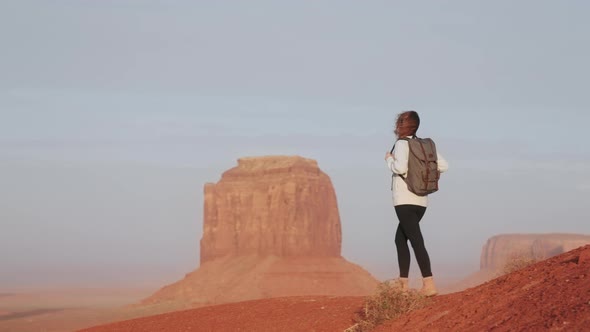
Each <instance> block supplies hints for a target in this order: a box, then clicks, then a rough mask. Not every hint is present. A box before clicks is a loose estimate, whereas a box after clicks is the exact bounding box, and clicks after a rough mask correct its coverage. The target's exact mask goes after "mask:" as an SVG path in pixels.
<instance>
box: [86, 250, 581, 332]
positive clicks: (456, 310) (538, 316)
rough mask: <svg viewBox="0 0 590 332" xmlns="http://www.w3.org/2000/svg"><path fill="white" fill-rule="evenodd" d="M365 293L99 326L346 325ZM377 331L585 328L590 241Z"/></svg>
mask: <svg viewBox="0 0 590 332" xmlns="http://www.w3.org/2000/svg"><path fill="white" fill-rule="evenodd" d="M362 303H363V298H362V297H325V296H316V297H313V296H312V297H310V296H306V297H287V298H274V299H263V300H254V301H247V302H239V303H230V304H223V305H217V306H210V307H204V308H198V309H191V310H185V311H178V312H173V313H168V314H162V315H156V316H150V317H144V318H139V319H134V320H128V321H122V322H118V323H113V324H108V325H103V326H98V327H94V328H90V329H87V330H84V331H85V332H101V331H343V330H344V329H346V328H347V327H349V326H351V325H352V324H353V323H354V317H355V313H356V312H358V311H359V310H361V308H362ZM375 331H590V246H585V247H583V248H579V249H576V250H573V251H570V252H568V253H565V254H562V255H560V256H556V257H553V258H551V259H549V260H546V261H542V262H539V263H537V264H534V265H531V266H529V267H527V268H525V269H522V270H520V271H516V272H513V273H511V274H508V275H505V276H502V277H499V278H496V279H493V280H491V281H489V282H487V283H485V284H483V285H480V286H477V287H474V288H470V289H467V290H465V291H462V292H458V293H453V294H448V295H442V296H437V297H434V298H432V299H431V301H430V303H429V305H428V306H427V307H425V308H423V309H420V310H416V311H414V312H411V313H409V314H406V315H404V316H402V317H400V318H398V319H396V320H394V321H389V322H386V323H385V324H383V325H381V326H380V327H378V328H377V329H375Z"/></svg>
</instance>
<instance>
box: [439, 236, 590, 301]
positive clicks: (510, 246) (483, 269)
mask: <svg viewBox="0 0 590 332" xmlns="http://www.w3.org/2000/svg"><path fill="white" fill-rule="evenodd" d="M587 244H590V235H582V234H564V233H547V234H500V235H496V236H492V237H491V238H489V239H488V240H487V241H486V243H485V244H484V246H483V247H482V250H481V259H480V269H479V271H477V272H475V273H473V274H471V275H470V276H468V277H467V278H465V279H463V280H462V281H460V282H458V283H457V284H456V285H454V286H452V287H449V288H448V289H447V291H449V292H453V291H459V290H462V289H465V288H468V287H473V286H476V285H479V284H481V283H484V282H486V281H488V280H490V279H493V278H495V277H497V276H499V275H501V274H503V273H504V272H503V270H504V267H505V266H506V264H507V263H508V262H509V261H511V260H521V259H525V260H531V261H539V260H544V259H547V258H551V257H553V256H557V255H560V254H562V253H565V252H568V251H571V250H573V249H576V248H579V247H582V246H584V245H587Z"/></svg>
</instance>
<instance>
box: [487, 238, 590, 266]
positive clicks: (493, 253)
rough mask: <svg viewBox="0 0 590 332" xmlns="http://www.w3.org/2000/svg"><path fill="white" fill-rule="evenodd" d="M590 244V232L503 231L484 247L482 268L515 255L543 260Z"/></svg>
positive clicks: (489, 240) (497, 263)
mask: <svg viewBox="0 0 590 332" xmlns="http://www.w3.org/2000/svg"><path fill="white" fill-rule="evenodd" d="M586 244H590V235H581V234H561V233H550V234H501V235H496V236H493V237H491V238H490V239H488V241H487V242H486V244H485V245H484V246H483V248H482V251H481V259H480V269H482V270H483V269H487V270H498V269H502V268H503V267H504V265H505V264H506V263H507V262H508V261H509V260H511V259H515V258H531V259H535V260H543V259H547V258H550V257H553V256H557V255H559V254H562V253H564V252H568V251H570V250H573V249H576V248H578V247H581V246H584V245H586Z"/></svg>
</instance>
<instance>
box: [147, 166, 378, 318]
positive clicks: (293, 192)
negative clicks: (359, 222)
mask: <svg viewBox="0 0 590 332" xmlns="http://www.w3.org/2000/svg"><path fill="white" fill-rule="evenodd" d="M204 191H205V202H204V220H203V237H202V239H201V242H200V245H201V250H200V255H201V266H200V267H199V268H198V269H197V270H195V271H194V272H191V273H189V274H187V275H186V277H185V278H184V279H182V280H180V281H178V282H176V283H174V284H171V285H168V286H166V287H164V288H162V289H161V290H159V291H158V292H156V293H155V294H154V295H152V296H151V297H149V298H147V299H145V300H144V301H143V302H142V303H143V304H157V303H166V302H174V303H177V304H178V303H182V304H183V305H184V306H187V307H192V306H202V305H209V304H217V303H225V302H235V301H242V300H250V299H258V298H268V297H279V296H294V295H339V296H345V295H367V294H370V293H372V291H373V290H374V288H375V287H376V285H377V284H378V281H377V280H376V279H375V278H373V277H372V276H371V275H370V274H369V273H368V272H367V271H365V270H364V269H362V268H361V267H360V266H358V265H355V264H352V263H350V262H348V261H346V260H345V259H344V258H343V257H342V256H341V242H342V235H341V234H342V233H341V224H340V215H339V212H338V206H337V201H336V193H335V191H334V188H333V186H332V182H331V180H330V178H329V176H328V175H327V174H325V173H324V172H322V171H321V170H320V169H319V167H318V165H317V162H316V161H315V160H311V159H306V158H302V157H298V156H268V157H250V158H241V159H239V160H238V166H237V167H234V168H232V169H230V170H228V171H226V172H225V173H223V175H222V177H221V180H220V181H219V182H217V183H215V184H213V183H208V184H205V189H204Z"/></svg>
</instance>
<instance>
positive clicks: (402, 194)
mask: <svg viewBox="0 0 590 332" xmlns="http://www.w3.org/2000/svg"><path fill="white" fill-rule="evenodd" d="M408 138H411V136H410V137H408ZM436 154H437V163H438V170H439V171H440V172H441V173H443V172H446V171H447V170H448V169H449V163H448V162H447V161H446V160H445V159H444V158H443V157H442V156H441V155H440V153H438V151H437V153H436ZM409 157H410V147H409V145H408V141H405V140H398V141H397V142H396V143H395V148H394V151H393V157H389V158H387V168H389V169H390V170H391V171H392V172H393V174H394V177H393V188H392V191H393V206H398V205H405V204H410V205H419V206H428V196H418V195H416V194H414V193H413V192H411V191H410V190H409V189H408V185H407V184H406V182H405V181H404V180H403V179H402V178H401V177H400V176H399V175H402V176H404V177H405V176H406V175H407V173H408V158H409Z"/></svg>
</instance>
